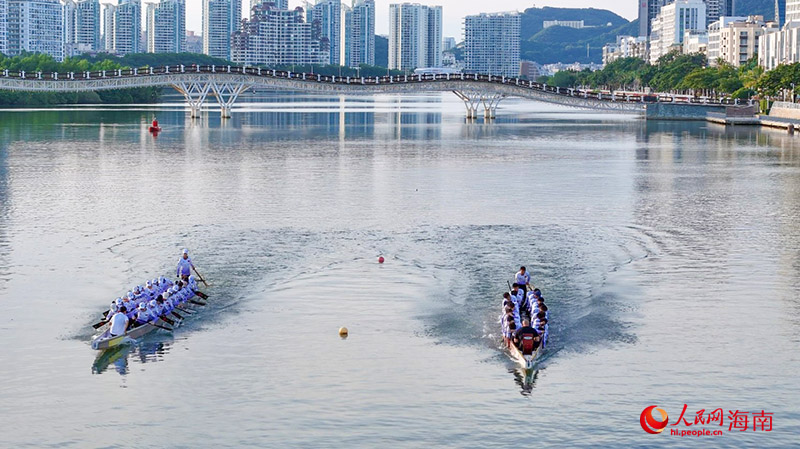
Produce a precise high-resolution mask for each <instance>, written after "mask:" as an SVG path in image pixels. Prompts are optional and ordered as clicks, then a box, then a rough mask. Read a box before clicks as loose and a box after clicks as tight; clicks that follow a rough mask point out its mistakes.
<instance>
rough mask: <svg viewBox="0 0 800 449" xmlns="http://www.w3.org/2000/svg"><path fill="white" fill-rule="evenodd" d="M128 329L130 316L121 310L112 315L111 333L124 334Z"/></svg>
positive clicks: (115, 334)
mask: <svg viewBox="0 0 800 449" xmlns="http://www.w3.org/2000/svg"><path fill="white" fill-rule="evenodd" d="M126 329H128V317H127V316H125V314H124V313H121V312H117V313H115V314H114V316H113V317H111V335H114V336H117V335H122V334H124V333H125V330H126Z"/></svg>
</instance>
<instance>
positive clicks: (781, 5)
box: [773, 0, 786, 26]
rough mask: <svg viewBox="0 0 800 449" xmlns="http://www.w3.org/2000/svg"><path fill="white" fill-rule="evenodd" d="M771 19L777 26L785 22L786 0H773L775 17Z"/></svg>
mask: <svg viewBox="0 0 800 449" xmlns="http://www.w3.org/2000/svg"><path fill="white" fill-rule="evenodd" d="M773 20H774V21H775V22H777V23H778V26H783V25H784V24H785V23H786V0H775V18H774V19H773Z"/></svg>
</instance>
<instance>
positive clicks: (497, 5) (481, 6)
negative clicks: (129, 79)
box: [142, 0, 638, 41]
mask: <svg viewBox="0 0 800 449" xmlns="http://www.w3.org/2000/svg"><path fill="white" fill-rule="evenodd" d="M144 1H145V2H147V1H149V0H144ZM343 1H345V2H349V1H351V0H343ZM408 1H409V2H411V3H420V4H423V5H438V6H441V7H442V14H443V15H444V18H443V22H444V23H443V24H442V25H443V28H444V29H443V35H444V36H452V37H455V38H456V40H457V41H460V40H461V39H462V38H463V34H464V30H463V25H462V23H461V22H462V20H463V19H464V16H467V15H471V14H478V13H482V12H503V11H520V12H521V11H524V10H525V9H527V8H531V7H533V6H536V7H539V8H541V7H543V6H555V7H561V8H600V9H608V10H611V11H613V12H615V13H617V14H619V15H621V16H622V17H624V18H626V19H628V20H633V19H635V18H636V16H637V14H638V9H637V5H638V2H637V0H603V1H602V2H600V1H597V0H549V1H535V2H532V1H522V0H493V1H492V2H490V4H487V2H486V0H438V1H426V0H416V1H415V0H408ZM242 3H243V8H244V9H245V10H249V8H250V0H242ZM302 3H303V2H302V1H301V0H289V7H291V8H294V7H295V6H301V5H302ZM390 3H403V1H400V0H375V33H377V34H389V4H390ZM202 11H203V0H186V29H187V30H192V31H196V32H198V33H199V32H200V31H201V29H202V23H203V16H202V14H203V13H202ZM142 16H144V14H142ZM243 17H246V15H244V16H243Z"/></svg>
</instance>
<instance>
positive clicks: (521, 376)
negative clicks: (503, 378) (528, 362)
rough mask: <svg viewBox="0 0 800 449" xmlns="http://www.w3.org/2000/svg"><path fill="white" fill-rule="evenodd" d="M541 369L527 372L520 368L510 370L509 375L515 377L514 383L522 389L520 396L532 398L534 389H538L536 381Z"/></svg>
mask: <svg viewBox="0 0 800 449" xmlns="http://www.w3.org/2000/svg"><path fill="white" fill-rule="evenodd" d="M539 371H540V370H539V368H534V369H532V370H526V369H524V368H522V367H520V366H517V367H515V368H514V369H512V370H509V373H511V374H513V375H514V382H516V383H517V385H518V386H519V387H520V394H522V395H523V396H530V395H531V393H533V389H534V388H535V387H536V379H537V378H538V377H539Z"/></svg>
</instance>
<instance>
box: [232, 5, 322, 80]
mask: <svg viewBox="0 0 800 449" xmlns="http://www.w3.org/2000/svg"><path fill="white" fill-rule="evenodd" d="M303 15H304V13H303V10H302V8H300V9H294V10H286V9H278V8H275V7H274V6H273V5H272V4H271V3H268V2H264V3H262V4H260V5H257V6H255V7H254V8H253V10H252V11H251V17H250V19H248V20H245V21H243V23H242V29H241V30H239V31H236V32H234V33H233V35H232V44H231V55H232V56H231V58H232V61H233V62H234V63H236V64H245V65H266V66H275V65H290V64H327V63H328V61H329V55H328V53H327V51H325V50H323V49H322V46H321V42H320V40H319V37H318V35H317V34H318V33H315V32H314V30H313V29H312V24H310V23H308V22H306V21H305V20H304V18H303Z"/></svg>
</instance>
